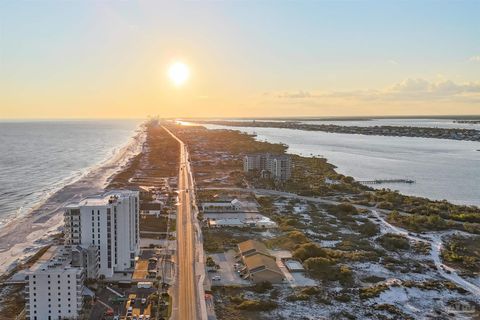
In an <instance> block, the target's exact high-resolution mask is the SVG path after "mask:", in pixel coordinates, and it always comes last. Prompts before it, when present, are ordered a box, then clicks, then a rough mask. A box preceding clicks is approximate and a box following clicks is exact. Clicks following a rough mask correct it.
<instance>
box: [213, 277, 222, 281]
mask: <svg viewBox="0 0 480 320" xmlns="http://www.w3.org/2000/svg"><path fill="white" fill-rule="evenodd" d="M212 280H213V281H220V280H222V278H220V276H213V277H212Z"/></svg>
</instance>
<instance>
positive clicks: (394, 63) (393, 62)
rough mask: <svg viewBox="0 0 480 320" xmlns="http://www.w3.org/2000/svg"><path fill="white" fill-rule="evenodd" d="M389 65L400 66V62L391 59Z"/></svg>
mask: <svg viewBox="0 0 480 320" xmlns="http://www.w3.org/2000/svg"><path fill="white" fill-rule="evenodd" d="M387 62H388V63H389V64H393V65H395V66H396V65H398V62H397V61H396V60H393V59H390V60H388V61H387Z"/></svg>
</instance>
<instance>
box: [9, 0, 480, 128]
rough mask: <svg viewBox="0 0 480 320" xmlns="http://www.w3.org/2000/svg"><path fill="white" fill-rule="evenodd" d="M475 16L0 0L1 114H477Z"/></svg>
mask: <svg viewBox="0 0 480 320" xmlns="http://www.w3.org/2000/svg"><path fill="white" fill-rule="evenodd" d="M479 15H480V1H461V0H460V1H440V0H437V1H418V0H412V1H408V0H404V1H393V0H391V1H389V0H379V1H333V0H332V1H313V0H312V1H282V0H274V1H261V0H258V1H181V2H180V1H122V2H120V1H40V0H39V1H7V0H5V1H0V118H3V119H27V118H35V119H37V118H38V119H45V118H47V119H54V118H61V119H65V118H75V119H79V118H145V117H147V116H153V115H158V116H160V117H256V116H258V117H288V116H319V117H321V116H370V115H377V116H382V115H451V114H470V115H479V114H480V18H479ZM177 61H181V62H183V63H185V64H186V65H187V66H188V67H189V69H190V78H189V79H188V81H187V82H186V83H185V84H184V85H182V86H176V85H175V84H173V83H172V81H171V80H170V79H169V78H168V75H167V70H168V68H169V66H170V65H172V64H173V63H174V62H177Z"/></svg>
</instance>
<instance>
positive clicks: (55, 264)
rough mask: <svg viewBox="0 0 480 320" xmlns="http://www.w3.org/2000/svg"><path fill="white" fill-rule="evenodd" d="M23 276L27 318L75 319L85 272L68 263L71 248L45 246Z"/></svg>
mask: <svg viewBox="0 0 480 320" xmlns="http://www.w3.org/2000/svg"><path fill="white" fill-rule="evenodd" d="M26 275H27V278H26V279H27V285H26V287H25V298H26V318H27V319H30V320H52V319H77V318H78V316H79V313H80V311H81V310H82V306H83V296H82V293H83V289H84V285H83V284H84V280H85V272H84V269H83V268H82V267H76V266H73V265H72V264H71V248H69V247H68V246H54V247H51V248H49V249H48V250H47V252H45V254H44V255H42V257H40V259H39V260H38V261H37V262H36V263H35V264H34V265H33V266H32V267H31V268H30V269H29V270H28V271H27V272H26Z"/></svg>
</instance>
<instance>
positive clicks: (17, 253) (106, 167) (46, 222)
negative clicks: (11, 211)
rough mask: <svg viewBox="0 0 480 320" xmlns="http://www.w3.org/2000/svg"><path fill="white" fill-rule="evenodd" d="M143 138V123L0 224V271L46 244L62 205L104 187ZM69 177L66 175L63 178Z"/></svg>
mask: <svg viewBox="0 0 480 320" xmlns="http://www.w3.org/2000/svg"><path fill="white" fill-rule="evenodd" d="M145 139H146V130H145V126H144V124H141V125H140V126H139V127H138V128H137V129H135V131H134V132H133V136H131V137H130V138H129V140H127V142H126V143H125V144H123V145H121V146H120V147H118V148H116V149H114V151H113V154H112V155H110V156H108V157H106V158H105V159H104V160H102V161H100V162H99V163H97V164H95V165H93V166H92V167H90V168H87V169H85V171H84V172H83V173H82V174H81V175H80V176H79V177H78V179H75V180H73V181H71V182H70V183H68V184H66V185H64V186H63V187H61V188H60V189H59V190H56V191H55V192H52V193H51V194H50V195H48V197H46V198H45V199H44V200H43V201H41V202H40V203H38V204H37V205H35V206H34V207H33V208H31V209H30V210H29V212H28V213H26V214H23V215H21V216H19V217H14V218H13V219H11V220H10V221H8V222H7V223H5V224H4V225H2V226H1V227H0V260H1V262H0V274H2V275H3V274H5V273H7V272H9V271H10V270H12V269H13V268H14V267H15V266H17V265H18V264H21V263H23V262H25V261H26V260H27V259H28V258H29V257H30V256H31V255H33V254H35V252H36V251H37V250H38V249H39V248H41V247H42V246H44V245H46V244H48V243H49V242H50V241H51V240H52V236H53V235H55V234H57V233H58V232H60V231H61V227H62V225H63V210H62V208H63V207H64V206H65V205H66V204H68V203H70V202H74V201H78V200H80V199H82V198H83V197H85V196H87V195H91V194H93V193H100V192H103V191H104V190H105V188H106V187H107V186H108V183H109V182H110V179H111V178H112V177H113V176H114V175H115V174H116V173H118V172H119V171H121V170H122V169H124V168H125V167H126V166H128V164H129V162H130V161H131V159H132V158H133V157H134V156H135V155H137V154H139V153H140V152H141V151H142V148H143V143H144V142H145ZM66 179H69V178H66Z"/></svg>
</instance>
